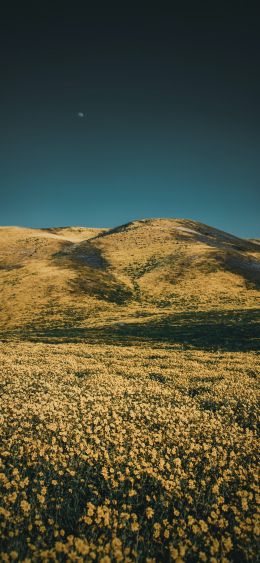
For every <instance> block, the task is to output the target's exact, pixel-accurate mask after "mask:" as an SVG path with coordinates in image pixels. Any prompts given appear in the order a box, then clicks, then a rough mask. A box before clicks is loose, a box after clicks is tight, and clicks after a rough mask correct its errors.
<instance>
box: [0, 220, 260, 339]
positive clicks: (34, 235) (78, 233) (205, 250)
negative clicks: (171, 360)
mask: <svg viewBox="0 0 260 563" xmlns="http://www.w3.org/2000/svg"><path fill="white" fill-rule="evenodd" d="M0 284H1V285H0V291H1V303H0V331H1V333H2V334H5V333H8V331H12V332H13V331H20V332H21V333H23V332H28V331H29V332H33V331H38V332H39V331H42V332H44V331H52V330H56V331H57V330H63V331H65V330H66V331H68V330H75V329H80V330H82V329H86V330H87V329H88V330H90V329H94V328H98V327H99V328H101V327H103V328H104V327H106V328H107V327H114V329H115V331H117V330H118V327H120V326H121V327H124V326H129V327H130V326H135V325H136V326H137V324H138V326H140V325H143V324H144V323H145V324H146V325H147V323H151V322H153V321H155V320H156V322H157V323H158V322H159V323H160V322H162V321H163V322H164V321H165V319H169V318H172V315H179V316H180V315H182V317H183V316H184V315H187V314H188V315H193V317H194V318H195V317H196V318H198V314H199V313H200V314H202V315H203V314H204V315H205V313H206V312H207V313H209V312H211V313H214V312H217V313H218V314H219V312H223V314H224V313H225V312H226V313H227V312H228V311H233V312H234V313H235V312H237V314H239V315H241V314H243V311H244V312H247V314H248V312H250V311H251V312H254V310H255V309H256V308H257V304H259V287H260V246H259V244H258V243H257V242H255V241H250V240H244V239H240V238H238V237H235V236H233V235H230V234H228V233H225V232H222V231H219V230H217V229H214V228H212V227H209V226H207V225H203V224H201V223H198V222H195V221H191V220H184V219H146V220H141V221H133V222H131V223H128V224H126V225H121V226H119V227H116V228H114V229H87V228H82V227H64V228H56V229H54V228H52V229H28V228H19V227H1V228H0ZM195 312H196V316H195V315H194V313H195ZM176 318H177V317H176ZM147 326H148V325H147Z"/></svg>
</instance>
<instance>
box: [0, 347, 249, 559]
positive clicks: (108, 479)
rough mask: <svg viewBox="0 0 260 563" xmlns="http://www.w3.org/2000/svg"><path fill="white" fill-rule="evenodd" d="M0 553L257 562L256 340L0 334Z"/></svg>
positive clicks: (25, 556)
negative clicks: (129, 340) (60, 340)
mask: <svg viewBox="0 0 260 563" xmlns="http://www.w3.org/2000/svg"><path fill="white" fill-rule="evenodd" d="M0 365H1V370H0V387H1V428H2V431H1V434H2V435H1V441H2V462H1V468H0V480H1V492H2V494H1V497H2V501H1V507H0V521H1V524H0V525H1V537H2V542H1V561H7V562H8V561H15V560H16V561H26V562H29V561H46V562H48V561H81V562H83V561H92V560H93V561H94V560H96V561H100V562H102V563H109V562H110V561H126V562H131V561H140V562H141V561H144V562H147V563H152V562H157V561H177V562H178V563H181V562H182V561H184V562H186V561H187V562H190V561H191V562H192V561H194V562H195V561H210V562H211V563H217V562H218V561H221V562H223V563H224V562H225V561H227V562H228V561H239V562H240V561H256V559H257V536H258V531H259V522H258V520H257V492H258V474H257V446H258V442H257V421H258V415H259V411H258V404H257V400H258V398H259V394H258V390H257V369H259V359H258V357H257V355H256V353H255V352H205V351H200V350H195V349H192V348H190V349H183V347H181V346H179V347H178V346H175V347H174V346H170V345H168V346H165V345H164V344H162V343H157V344H154V343H153V344H152V343H149V342H146V343H144V344H142V345H138V344H136V345H133V346H130V345H121V346H120V345H118V346H115V345H108V344H100V345H98V344H83V343H79V344H66V345H65V344H55V345H50V344H42V343H34V344H32V343H19V342H13V343H11V342H10V343H1V344H0Z"/></svg>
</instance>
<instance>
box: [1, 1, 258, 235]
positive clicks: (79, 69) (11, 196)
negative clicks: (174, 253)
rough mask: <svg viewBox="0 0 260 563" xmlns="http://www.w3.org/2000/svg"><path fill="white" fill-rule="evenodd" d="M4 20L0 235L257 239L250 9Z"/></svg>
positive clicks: (107, 10) (46, 8) (207, 5)
mask: <svg viewBox="0 0 260 563" xmlns="http://www.w3.org/2000/svg"><path fill="white" fill-rule="evenodd" d="M5 4H6V6H5V7H4V6H2V7H1V10H0V82H1V88H0V225H20V226H30V227H51V226H65V225H83V226H91V227H113V226H116V225H120V224H123V223H126V222H128V221H132V220H135V219H142V218H148V217H178V218H189V219H193V220H198V221H201V222H203V223H206V224H208V225H211V226H215V227H217V228H220V229H223V230H225V231H228V232H231V233H233V234H236V235H238V236H242V237H259V236H260V228H259V227H260V221H259V207H260V189H259V184H260V182H259V181H260V169H259V162H260V158H259V149H260V133H259V132H260V127H259V126H260V119H259V118H260V108H259V99H260V96H259V95H260V73H259V56H260V34H259V29H258V18H257V15H256V4H257V3H256V2H254V3H251V2H250V1H249V2H244V1H243V2H240V1H239V0H237V1H236V2H229V1H228V0H226V1H225V2H223V3H221V1H220V2H213V1H212V2H209V1H207V2H206V1H205V2H200V1H198V2H187V1H185V0H184V1H183V2H174V1H173V2H172V3H171V4H170V6H169V3H167V4H168V6H167V4H166V3H164V2H163V1H161V2H156V3H152V2H150V3H149V4H148V3H144V2H143V3H142V2H139V3H137V2H135V1H134V0H133V1H132V2H126V3H124V2H120V3H115V2H113V1H112V0H111V2H103V3H102V2H98V1H97V2H94V3H89V2H86V1H85V2H83V1H82V2H79V1H77V0H75V1H74V2H66V1H63V2H57V1H56V2H55V0H53V1H52V2H49V1H48V0H46V1H45V2H35V1H34V2H26V1H25V2H12V3H11V2H10V3H7V2H6V3H5Z"/></svg>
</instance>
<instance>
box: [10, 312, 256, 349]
mask: <svg viewBox="0 0 260 563" xmlns="http://www.w3.org/2000/svg"><path fill="white" fill-rule="evenodd" d="M259 336H260V313H259V311H258V310H257V309H254V310H246V311H244V310H242V311H212V312H207V311H199V312H197V313H190V312H189V313H177V314H175V315H170V316H167V317H165V318H164V319H160V320H158V319H155V320H153V321H150V322H142V323H138V322H135V323H118V324H114V325H110V326H103V327H101V328H99V329H96V328H83V327H69V326H63V327H51V326H49V327H46V328H42V327H36V326H31V327H27V329H25V330H21V331H16V332H13V333H8V334H6V335H2V337H8V338H12V337H16V338H19V339H21V340H29V341H40V342H48V343H63V342H64V343H74V342H95V343H109V344H114V345H133V344H135V345H136V344H139V343H140V344H142V343H144V342H145V341H150V342H161V343H165V344H170V345H174V344H178V345H183V346H184V347H194V348H198V349H203V350H218V349H219V350H223V351H230V352H231V351H250V350H255V351H256V350H259V349H260V338H259ZM0 338H1V335H0Z"/></svg>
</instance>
